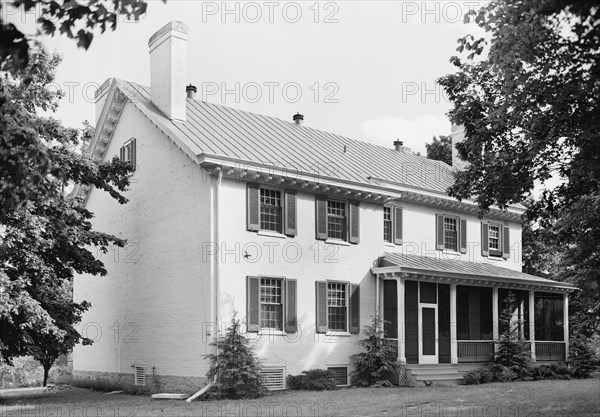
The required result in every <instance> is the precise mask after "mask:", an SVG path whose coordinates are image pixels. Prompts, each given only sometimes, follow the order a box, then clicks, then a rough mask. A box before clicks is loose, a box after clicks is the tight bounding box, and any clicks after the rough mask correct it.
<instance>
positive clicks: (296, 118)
mask: <svg viewBox="0 0 600 417" xmlns="http://www.w3.org/2000/svg"><path fill="white" fill-rule="evenodd" d="M292 119H293V120H294V121H296V120H304V116H303V115H301V114H300V113H296V114H295V115H294V117H293V118H292Z"/></svg>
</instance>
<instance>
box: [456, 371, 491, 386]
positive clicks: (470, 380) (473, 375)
mask: <svg viewBox="0 0 600 417" xmlns="http://www.w3.org/2000/svg"><path fill="white" fill-rule="evenodd" d="M463 378H464V380H465V384H467V385H479V384H487V383H488V382H492V381H493V379H494V375H493V374H492V373H491V372H490V371H489V370H487V369H475V370H473V371H468V372H465V374H464V375H463Z"/></svg>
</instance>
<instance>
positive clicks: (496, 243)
mask: <svg viewBox="0 0 600 417" xmlns="http://www.w3.org/2000/svg"><path fill="white" fill-rule="evenodd" d="M501 230H502V228H501V227H500V226H499V225H496V224H490V225H488V247H489V251H490V252H489V254H490V255H491V256H502V240H501V239H502V237H501V236H502V235H501V233H500V232H501Z"/></svg>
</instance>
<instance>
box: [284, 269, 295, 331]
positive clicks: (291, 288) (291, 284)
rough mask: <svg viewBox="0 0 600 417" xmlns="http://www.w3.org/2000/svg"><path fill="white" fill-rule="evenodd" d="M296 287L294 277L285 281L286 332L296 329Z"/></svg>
mask: <svg viewBox="0 0 600 417" xmlns="http://www.w3.org/2000/svg"><path fill="white" fill-rule="evenodd" d="M296 287H297V281H296V280H295V279H288V280H286V281H285V331H286V332H288V333H296V331H298V313H297V301H296V300H297V296H296Z"/></svg>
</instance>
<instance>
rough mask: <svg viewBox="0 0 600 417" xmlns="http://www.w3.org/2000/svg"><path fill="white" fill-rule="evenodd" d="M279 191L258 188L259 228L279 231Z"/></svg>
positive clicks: (280, 216)
mask: <svg viewBox="0 0 600 417" xmlns="http://www.w3.org/2000/svg"><path fill="white" fill-rule="evenodd" d="M281 211H282V210H281V191H277V190H272V189H269V188H261V189H260V229H261V230H269V231H273V232H277V233H281V223H282V221H281V220H282V219H281V218H282V215H281Z"/></svg>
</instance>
